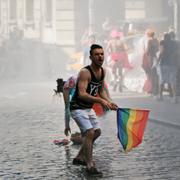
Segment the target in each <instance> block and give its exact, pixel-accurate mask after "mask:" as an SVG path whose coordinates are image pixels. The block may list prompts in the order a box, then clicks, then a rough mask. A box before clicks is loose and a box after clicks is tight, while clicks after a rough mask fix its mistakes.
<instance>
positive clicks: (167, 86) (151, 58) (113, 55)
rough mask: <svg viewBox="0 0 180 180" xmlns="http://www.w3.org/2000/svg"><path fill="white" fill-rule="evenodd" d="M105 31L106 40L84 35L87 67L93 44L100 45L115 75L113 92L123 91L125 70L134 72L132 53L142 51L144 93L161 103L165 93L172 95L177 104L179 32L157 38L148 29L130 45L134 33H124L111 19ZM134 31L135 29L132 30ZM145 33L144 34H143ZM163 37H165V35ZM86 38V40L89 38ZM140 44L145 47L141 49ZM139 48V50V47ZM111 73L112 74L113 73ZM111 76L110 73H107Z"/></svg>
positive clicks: (170, 32) (111, 82)
mask: <svg viewBox="0 0 180 180" xmlns="http://www.w3.org/2000/svg"><path fill="white" fill-rule="evenodd" d="M102 31H103V32H104V33H103V34H104V36H103V41H102V39H98V37H99V36H98V34H88V33H87V32H86V36H83V38H82V42H83V45H82V46H83V47H84V48H83V63H84V64H83V65H84V66H85V65H87V64H88V61H89V59H88V57H89V54H88V51H89V47H90V46H91V45H92V44H93V43H100V44H102V45H103V47H104V49H105V64H104V66H105V67H106V68H107V70H109V71H110V73H111V79H110V80H108V81H109V82H107V83H108V84H110V85H112V86H113V87H112V89H113V91H116V90H117V89H118V90H119V92H122V91H123V87H125V83H124V79H125V77H124V76H125V73H124V72H125V71H126V70H127V69H129V70H130V69H133V68H134V67H133V63H132V62H131V61H130V59H129V55H128V54H129V51H131V50H132V48H133V50H135V49H138V51H139V52H140V56H139V57H138V60H136V62H137V61H139V62H140V64H141V68H142V69H143V71H144V73H145V77H146V78H145V79H144V85H143V88H142V90H143V91H144V92H146V93H148V94H151V95H152V96H153V97H155V98H156V99H158V100H163V99H164V98H163V94H164V92H168V93H169V96H170V97H172V99H173V100H172V101H174V102H177V101H178V98H177V96H178V95H179V91H180V90H179V89H180V88H179V86H180V85H179V84H180V82H179V79H180V77H179V76H180V75H179V74H180V73H179V71H180V67H179V66H180V65H179V64H180V63H179V61H180V60H179V59H180V56H179V53H178V50H179V42H178V40H176V38H175V33H174V32H173V31H169V32H168V33H161V37H160V35H159V34H160V33H159V34H158V36H157V37H156V34H155V30H152V29H146V30H144V32H145V33H144V34H142V36H141V37H140V38H139V42H140V43H137V44H135V45H134V47H133V45H132V43H131V45H130V46H129V44H127V41H126V39H127V38H126V37H127V36H128V35H129V34H131V32H130V30H127V28H126V31H127V32H125V31H124V29H123V28H118V27H117V26H113V25H112V24H111V23H110V20H109V19H107V20H106V21H105V22H104V23H103V25H102ZM131 31H132V30H131ZM139 33H142V32H139ZM162 34H163V35H162ZM85 37H86V38H85ZM138 44H141V45H140V46H139V45H138ZM135 46H136V47H135ZM109 71H108V72H109ZM107 75H108V73H107Z"/></svg>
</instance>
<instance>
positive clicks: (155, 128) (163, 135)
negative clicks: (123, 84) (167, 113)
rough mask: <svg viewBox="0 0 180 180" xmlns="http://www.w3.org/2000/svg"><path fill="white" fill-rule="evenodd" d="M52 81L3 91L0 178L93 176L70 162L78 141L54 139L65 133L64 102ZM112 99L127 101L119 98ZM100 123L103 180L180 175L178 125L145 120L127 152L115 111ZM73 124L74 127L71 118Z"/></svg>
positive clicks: (98, 160)
mask: <svg viewBox="0 0 180 180" xmlns="http://www.w3.org/2000/svg"><path fill="white" fill-rule="evenodd" d="M51 85H52V84H50V85H49V86H48V85H42V86H37V85H35V86H32V85H31V86H29V88H28V87H27V86H26V88H27V89H26V88H25V89H22V87H21V91H22V92H24V94H21V95H19V96H15V97H14V98H7V97H3V95H2V93H1V95H0V100H2V101H1V105H0V124H1V126H0V137H1V141H0V167H1V168H0V179H8V180H9V179H12V180H14V179H38V180H39V179H77V180H78V179H91V177H89V176H88V175H87V174H86V172H85V167H82V166H74V165H72V160H73V158H74V157H75V155H76V154H77V151H78V149H79V146H78V145H73V144H72V143H70V144H68V145H67V146H57V145H55V144H54V143H53V140H55V139H61V138H64V137H65V136H64V134H63V130H64V119H63V117H64V104H63V101H62V99H61V98H60V97H58V96H57V97H54V99H53V97H52V94H51V89H53V87H52V86H51ZM42 90H44V92H42V93H40V91H42ZM7 94H8V92H7ZM115 100H116V101H117V103H118V104H121V105H126V103H125V100H124V99H123V100H122V99H121V98H120V97H119V98H115ZM131 102H132V103H134V102H133V97H132V98H128V103H131ZM100 121H101V123H100V124H101V127H102V135H101V137H100V138H99V139H98V140H97V142H96V143H95V148H94V159H95V162H96V166H97V168H98V169H99V170H100V171H102V172H103V177H102V178H101V179H113V180H114V179H118V180H119V179H122V180H124V179H129V180H149V179H177V180H178V179H180V174H179V169H180V155H179V154H180V138H179V137H180V131H179V129H176V128H173V127H168V126H164V125H162V124H160V123H158V124H157V123H154V122H152V121H149V122H148V124H147V127H146V130H145V134H144V139H143V142H142V144H140V146H138V147H137V148H135V149H133V150H132V151H131V152H129V153H128V154H126V153H124V151H123V148H122V146H121V145H120V143H119V141H118V139H117V129H116V126H117V125H116V113H115V112H110V113H108V114H107V115H106V116H105V117H104V118H102V119H100ZM71 127H72V131H73V132H72V133H74V132H76V131H78V128H77V126H76V124H75V123H74V122H73V121H71Z"/></svg>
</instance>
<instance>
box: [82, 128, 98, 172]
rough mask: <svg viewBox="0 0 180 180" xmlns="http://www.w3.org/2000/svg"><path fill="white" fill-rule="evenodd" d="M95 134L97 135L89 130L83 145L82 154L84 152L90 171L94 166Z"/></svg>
mask: <svg viewBox="0 0 180 180" xmlns="http://www.w3.org/2000/svg"><path fill="white" fill-rule="evenodd" d="M94 134H95V131H94V130H93V129H88V130H87V131H86V134H85V137H84V141H83V144H82V152H83V155H84V158H85V161H86V163H87V168H88V169H90V168H91V167H93V166H94V163H93V158H92V154H93V139H94Z"/></svg>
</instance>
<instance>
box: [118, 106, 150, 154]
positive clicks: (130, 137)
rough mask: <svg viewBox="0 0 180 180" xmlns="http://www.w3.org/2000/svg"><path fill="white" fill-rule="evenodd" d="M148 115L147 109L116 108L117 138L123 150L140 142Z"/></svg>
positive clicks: (127, 149) (126, 150)
mask: <svg viewBox="0 0 180 180" xmlns="http://www.w3.org/2000/svg"><path fill="white" fill-rule="evenodd" d="M148 115H149V110H137V109H129V108H118V110H117V129H118V138H119V140H120V142H121V144H122V146H123V149H124V150H125V152H128V151H130V150H131V149H132V148H135V147H137V146H138V145H139V144H140V143H141V142H142V138H143V134H144V130H145V127H146V123H147V120H148Z"/></svg>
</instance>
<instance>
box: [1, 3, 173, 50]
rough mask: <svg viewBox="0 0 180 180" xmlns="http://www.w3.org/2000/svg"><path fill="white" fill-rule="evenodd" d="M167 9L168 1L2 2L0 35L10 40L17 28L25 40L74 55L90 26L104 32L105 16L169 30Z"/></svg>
mask: <svg viewBox="0 0 180 180" xmlns="http://www.w3.org/2000/svg"><path fill="white" fill-rule="evenodd" d="M168 8H169V9H172V8H170V7H169V5H168V0H112V1H107V0H89V1H88V0H0V33H1V37H3V38H8V37H9V35H10V33H11V31H13V29H14V28H18V29H20V30H21V31H22V32H23V36H24V38H30V39H35V40H39V41H41V42H43V43H49V44H58V45H59V46H61V47H62V48H63V49H64V51H65V52H67V53H71V52H73V51H75V50H76V45H77V44H78V43H79V40H80V38H81V35H82V33H83V31H84V30H85V29H86V28H87V27H88V26H89V25H90V24H91V25H92V26H94V27H95V28H96V31H99V32H100V31H101V24H102V22H103V20H104V19H105V17H108V16H110V17H111V18H113V19H116V20H117V21H120V22H122V21H129V22H131V21H132V22H146V23H152V24H156V25H159V24H160V25H161V26H165V27H166V26H167V25H168V23H169V21H170V20H169V18H170V17H171V16H172V15H171V14H172V13H171V14H170V15H169V14H167V10H168Z"/></svg>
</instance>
